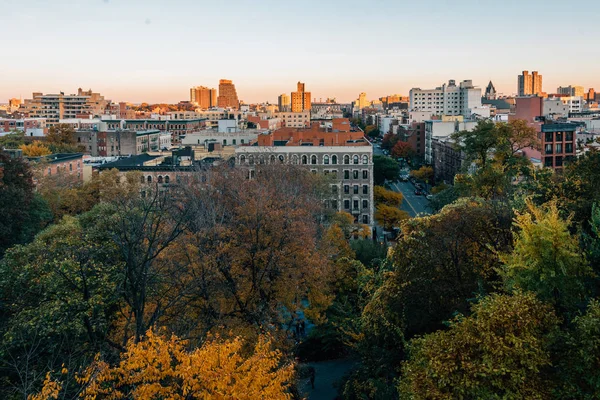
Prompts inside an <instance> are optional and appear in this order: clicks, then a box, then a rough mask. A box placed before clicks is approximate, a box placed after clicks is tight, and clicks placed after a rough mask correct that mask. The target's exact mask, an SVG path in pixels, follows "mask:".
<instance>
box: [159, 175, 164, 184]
mask: <svg viewBox="0 0 600 400" xmlns="http://www.w3.org/2000/svg"><path fill="white" fill-rule="evenodd" d="M158 183H163V177H162V175H159V176H158Z"/></svg>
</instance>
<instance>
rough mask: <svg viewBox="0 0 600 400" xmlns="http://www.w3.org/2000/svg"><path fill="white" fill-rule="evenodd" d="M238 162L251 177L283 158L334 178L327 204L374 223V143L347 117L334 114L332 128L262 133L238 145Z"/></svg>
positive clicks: (285, 161)
mask: <svg viewBox="0 0 600 400" xmlns="http://www.w3.org/2000/svg"><path fill="white" fill-rule="evenodd" d="M235 163H236V166H240V167H243V168H247V169H248V177H249V178H250V179H252V177H254V176H255V174H256V168H257V166H260V165H261V164H280V163H282V164H292V165H301V166H304V167H305V168H307V169H309V170H310V171H311V172H313V173H315V174H322V175H325V176H328V177H331V179H332V180H331V181H330V182H329V187H330V192H329V194H328V196H327V199H326V201H325V205H326V207H327V208H329V209H331V210H332V211H334V212H337V211H346V212H348V213H350V214H351V215H353V216H354V221H355V222H356V223H362V224H366V225H369V226H372V225H373V213H374V204H373V147H372V146H371V144H370V143H369V142H368V141H367V140H366V139H365V138H364V136H363V133H362V132H361V131H360V130H354V129H353V128H352V127H351V125H350V121H348V120H347V119H344V118H340V119H334V120H333V121H332V128H331V129H329V128H321V127H320V126H319V124H316V123H315V124H313V125H311V127H310V128H307V129H290V128H282V129H280V130H278V131H275V132H272V133H270V134H264V135H259V137H258V142H257V143H256V145H254V146H240V147H238V148H236V149H235Z"/></svg>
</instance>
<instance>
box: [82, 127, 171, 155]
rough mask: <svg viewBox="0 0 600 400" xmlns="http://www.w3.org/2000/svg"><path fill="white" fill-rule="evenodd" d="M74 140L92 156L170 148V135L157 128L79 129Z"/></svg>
mask: <svg viewBox="0 0 600 400" xmlns="http://www.w3.org/2000/svg"><path fill="white" fill-rule="evenodd" d="M75 140H76V141H77V144H78V145H80V146H82V147H83V148H85V150H86V152H87V153H89V154H90V155H91V156H92V157H117V156H131V155H139V154H142V153H145V152H152V151H160V150H168V149H170V148H171V142H170V140H171V135H170V134H168V133H167V134H165V133H161V132H160V131H159V130H147V131H131V130H116V131H109V130H107V131H94V130H92V131H89V130H80V131H76V132H75Z"/></svg>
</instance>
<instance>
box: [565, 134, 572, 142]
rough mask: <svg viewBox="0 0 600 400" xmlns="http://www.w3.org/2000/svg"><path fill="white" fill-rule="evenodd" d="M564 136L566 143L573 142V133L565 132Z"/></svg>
mask: <svg viewBox="0 0 600 400" xmlns="http://www.w3.org/2000/svg"><path fill="white" fill-rule="evenodd" d="M566 136H567V138H566V140H567V142H572V141H573V132H567V133H566Z"/></svg>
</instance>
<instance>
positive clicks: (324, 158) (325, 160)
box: [323, 155, 329, 165]
mask: <svg viewBox="0 0 600 400" xmlns="http://www.w3.org/2000/svg"><path fill="white" fill-rule="evenodd" d="M323 164H325V165H329V156H328V155H325V156H323Z"/></svg>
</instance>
